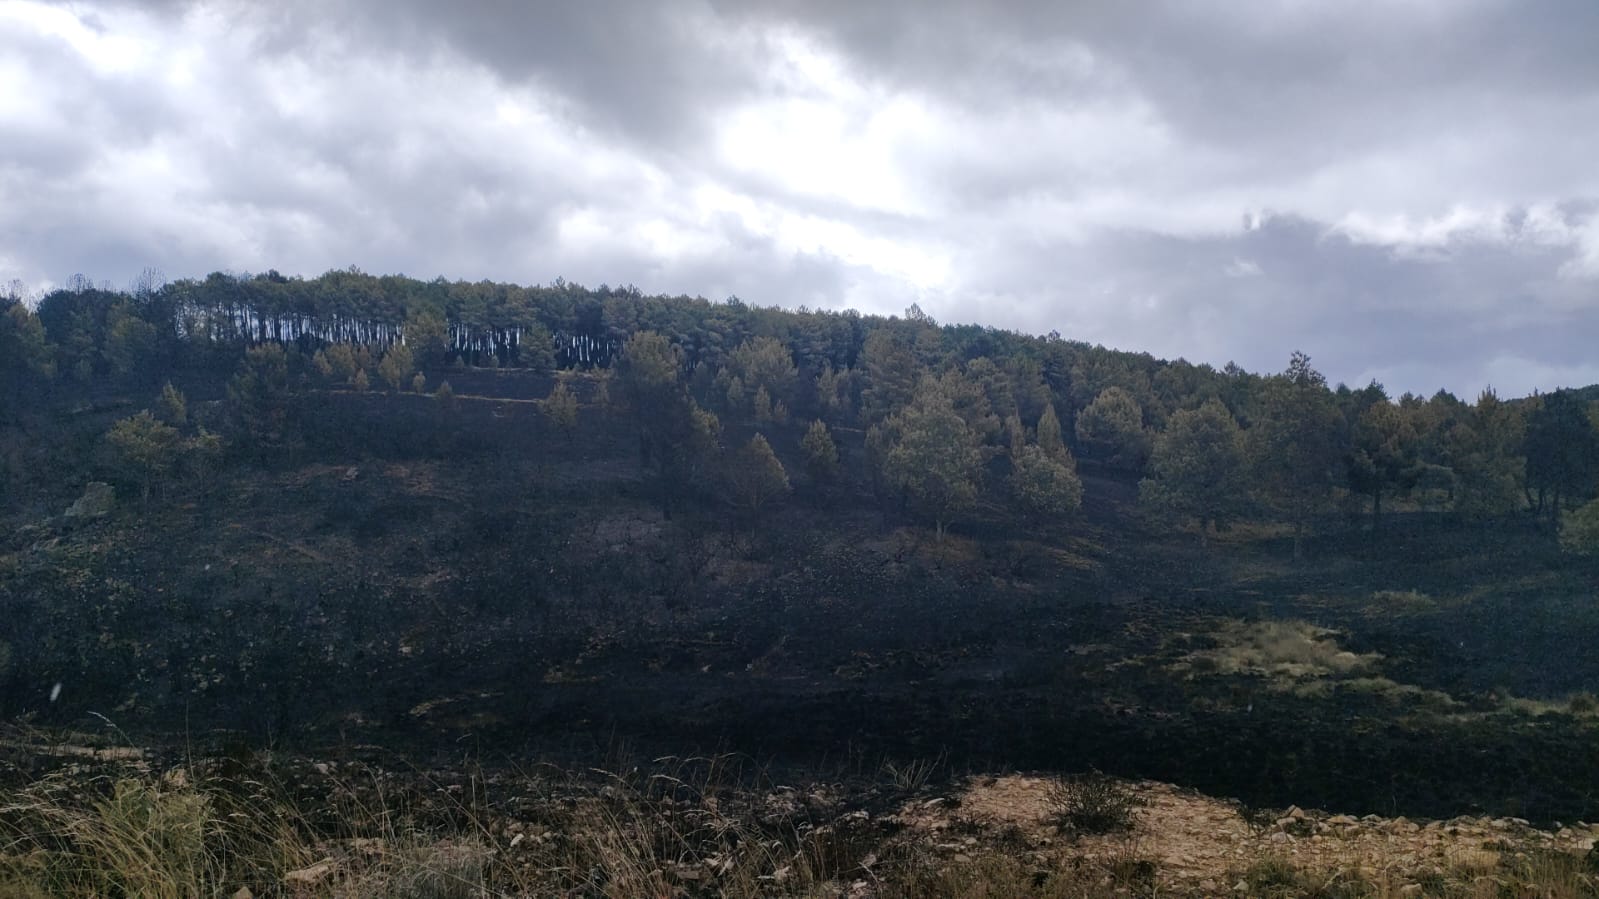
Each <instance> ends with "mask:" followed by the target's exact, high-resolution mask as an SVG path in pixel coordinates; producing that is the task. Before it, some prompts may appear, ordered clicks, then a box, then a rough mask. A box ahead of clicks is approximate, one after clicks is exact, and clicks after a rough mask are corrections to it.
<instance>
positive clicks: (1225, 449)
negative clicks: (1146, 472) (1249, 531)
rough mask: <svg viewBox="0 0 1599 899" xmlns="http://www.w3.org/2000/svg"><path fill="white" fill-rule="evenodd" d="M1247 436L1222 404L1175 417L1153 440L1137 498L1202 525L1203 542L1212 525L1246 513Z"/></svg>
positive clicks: (1214, 403)
mask: <svg viewBox="0 0 1599 899" xmlns="http://www.w3.org/2000/svg"><path fill="white" fill-rule="evenodd" d="M1244 459H1245V457H1244V436H1243V432H1242V431H1241V430H1240V429H1239V427H1238V421H1237V420H1236V419H1234V418H1233V415H1232V413H1231V412H1228V411H1227V407H1226V406H1224V405H1222V403H1221V401H1220V400H1215V399H1212V400H1208V401H1207V402H1206V403H1205V404H1204V405H1202V406H1200V407H1199V408H1198V409H1185V410H1181V411H1178V412H1176V413H1174V414H1173V415H1172V416H1171V418H1170V419H1169V420H1168V421H1167V422H1166V430H1165V431H1163V432H1161V434H1160V436H1159V437H1157V438H1155V447H1154V452H1153V453H1152V454H1151V455H1150V459H1149V468H1150V472H1151V473H1152V474H1153V475H1154V477H1152V478H1146V479H1144V480H1143V481H1140V482H1139V485H1138V498H1139V501H1140V502H1142V503H1143V504H1144V505H1145V506H1146V507H1148V508H1150V509H1152V510H1155V511H1157V512H1159V513H1161V514H1165V515H1170V516H1174V517H1179V518H1190V519H1195V520H1197V521H1198V522H1199V531H1200V535H1201V537H1202V538H1203V537H1204V535H1206V534H1207V533H1208V532H1209V529H1210V528H1211V526H1220V525H1224V524H1226V523H1227V522H1228V521H1229V520H1230V519H1232V518H1234V517H1236V516H1238V515H1240V514H1242V513H1243V511H1244V509H1245V507H1246V504H1247V493H1248V482H1247V469H1246V466H1245V462H1244Z"/></svg>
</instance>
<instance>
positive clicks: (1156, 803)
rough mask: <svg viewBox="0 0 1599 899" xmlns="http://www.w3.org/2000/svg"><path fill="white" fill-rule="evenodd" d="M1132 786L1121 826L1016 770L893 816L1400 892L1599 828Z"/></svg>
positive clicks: (1077, 855) (1022, 839)
mask: <svg viewBox="0 0 1599 899" xmlns="http://www.w3.org/2000/svg"><path fill="white" fill-rule="evenodd" d="M1128 787H1129V789H1131V790H1132V791H1133V792H1134V793H1135V794H1136V795H1137V796H1138V798H1139V799H1140V800H1141V801H1142V807H1141V808H1138V809H1136V810H1135V811H1134V812H1133V815H1134V818H1135V824H1134V826H1133V828H1132V829H1131V830H1130V831H1127V832H1124V833H1114V834H1104V835H1078V836H1075V837H1073V836H1070V835H1063V834H1062V833H1061V832H1060V831H1059V829H1058V828H1056V827H1054V826H1053V825H1051V824H1049V823H1048V819H1049V817H1050V815H1051V812H1052V803H1051V781H1050V779H1049V778H1045V777H1037V776H1027V775H1019V774H1017V775H1008V776H1003V777H978V778H973V779H971V780H969V781H967V782H966V783H965V784H964V785H963V787H962V788H961V789H959V790H956V791H953V792H951V793H950V795H949V796H947V797H937V798H934V799H932V800H922V801H916V802H912V803H910V804H908V805H907V806H906V807H905V809H904V811H902V812H901V813H900V814H899V815H898V818H899V820H901V821H903V822H904V823H905V824H906V825H907V826H908V828H909V829H910V830H911V831H913V832H917V833H924V834H926V835H927V838H928V839H929V840H930V841H932V843H933V845H934V846H935V847H936V848H937V849H939V850H940V851H942V852H945V853H947V854H949V855H951V856H952V857H953V856H958V855H961V854H970V853H972V852H973V851H975V850H977V849H978V848H979V847H982V846H984V845H985V844H993V843H994V842H996V841H1002V842H1006V843H1009V844H1011V845H1015V846H1017V847H1018V848H1022V849H1023V850H1024V851H1025V852H1027V853H1028V854H1029V857H1030V858H1031V859H1032V860H1034V861H1035V862H1036V863H1037V864H1038V865H1039V866H1041V867H1048V866H1059V865H1062V864H1067V865H1070V864H1074V863H1075V864H1081V863H1083V862H1085V861H1086V862H1098V863H1103V862H1107V861H1113V860H1116V859H1121V858H1129V857H1131V858H1138V859H1144V860H1147V861H1149V862H1153V864H1154V874H1155V880H1156V883H1157V884H1159V885H1160V886H1162V887H1164V888H1165V889H1166V890H1167V891H1176V892H1180V893H1184V894H1186V893H1189V892H1192V891H1195V890H1197V891H1199V892H1200V893H1203V894H1216V893H1221V892H1234V891H1236V892H1239V893H1244V892H1249V891H1250V886H1249V884H1248V883H1245V882H1241V880H1242V876H1243V874H1244V872H1246V871H1247V870H1248V869H1249V868H1250V867H1251V866H1253V865H1256V864H1258V863H1259V862H1261V861H1262V860H1263V859H1277V860H1281V861H1283V862H1286V863H1288V864H1290V865H1292V866H1293V867H1296V868H1299V869H1302V870H1305V871H1308V872H1319V873H1320V874H1322V875H1323V876H1325V877H1326V878H1327V879H1328V881H1329V882H1331V881H1334V880H1339V879H1342V880H1355V879H1358V880H1359V881H1363V882H1365V883H1368V884H1373V885H1384V886H1386V887H1388V888H1391V889H1393V890H1394V891H1395V892H1397V893H1399V894H1400V895H1407V894H1410V893H1414V894H1416V895H1421V894H1422V892H1423V885H1424V884H1436V883H1439V882H1440V881H1452V882H1455V883H1457V884H1458V883H1460V882H1461V880H1462V879H1464V880H1468V881H1481V883H1479V884H1478V885H1479V886H1483V887H1490V886H1491V887H1493V888H1495V889H1496V890H1497V888H1499V887H1503V886H1508V885H1509V884H1508V879H1507V878H1506V877H1504V875H1503V873H1502V869H1503V868H1504V863H1505V862H1507V861H1511V860H1525V859H1528V858H1531V857H1532V856H1533V855H1535V854H1537V853H1539V852H1548V851H1558V852H1563V853H1570V854H1573V855H1583V854H1586V853H1587V852H1588V851H1589V850H1591V849H1592V848H1593V846H1594V842H1595V838H1596V836H1599V825H1591V824H1588V823H1586V822H1576V823H1573V824H1571V825H1569V826H1562V827H1560V828H1559V829H1557V830H1552V831H1551V830H1539V829H1535V828H1533V827H1531V826H1530V825H1529V824H1528V822H1526V821H1524V820H1521V819H1515V818H1472V817H1459V818H1452V819H1449V820H1443V821H1436V820H1434V821H1412V820H1409V819H1406V818H1403V817H1400V818H1381V817H1378V816H1376V815H1367V816H1365V817H1363V818H1354V817H1352V816H1349V815H1340V814H1333V813H1327V812H1320V811H1305V810H1302V809H1299V808H1297V807H1291V808H1288V809H1287V810H1284V811H1282V812H1280V813H1277V814H1274V813H1271V812H1256V813H1251V812H1250V811H1249V810H1246V809H1242V808H1240V807H1239V806H1238V805H1237V804H1234V803H1229V802H1225V801H1222V800H1219V799H1216V798H1213V797H1210V796H1204V795H1201V794H1198V793H1195V792H1193V791H1190V790H1183V789H1180V788H1177V787H1174V786H1171V785H1169V784H1161V783H1150V782H1142V783H1134V784H1129V785H1128Z"/></svg>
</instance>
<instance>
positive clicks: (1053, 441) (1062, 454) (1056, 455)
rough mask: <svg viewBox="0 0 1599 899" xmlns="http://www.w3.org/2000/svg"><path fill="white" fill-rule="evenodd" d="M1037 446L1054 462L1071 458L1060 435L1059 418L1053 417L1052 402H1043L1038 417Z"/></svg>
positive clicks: (1053, 405)
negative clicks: (1042, 409)
mask: <svg viewBox="0 0 1599 899" xmlns="http://www.w3.org/2000/svg"><path fill="white" fill-rule="evenodd" d="M1038 448H1039V449H1041V450H1043V451H1044V455H1046V456H1048V457H1050V458H1051V459H1054V460H1055V461H1056V462H1061V463H1065V462H1068V461H1070V460H1071V456H1072V454H1071V452H1070V451H1068V450H1067V449H1066V441H1064V440H1062V439H1061V436H1060V419H1059V418H1056V417H1055V404H1054V403H1045V404H1044V414H1043V415H1042V416H1041V417H1040V418H1039V419H1038Z"/></svg>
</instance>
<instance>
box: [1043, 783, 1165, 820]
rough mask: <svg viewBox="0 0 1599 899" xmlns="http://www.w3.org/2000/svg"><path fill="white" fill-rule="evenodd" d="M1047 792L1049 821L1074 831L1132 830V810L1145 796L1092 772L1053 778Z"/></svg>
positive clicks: (1140, 803)
mask: <svg viewBox="0 0 1599 899" xmlns="http://www.w3.org/2000/svg"><path fill="white" fill-rule="evenodd" d="M1046 790H1047V792H1046V794H1045V802H1046V804H1047V805H1048V808H1049V812H1048V817H1047V820H1048V821H1049V823H1051V824H1053V825H1055V826H1056V827H1059V828H1060V829H1062V830H1069V831H1072V832H1074V833H1085V834H1101V833H1115V832H1118V831H1124V830H1131V829H1132V828H1133V823H1134V821H1133V811H1134V810H1135V809H1137V808H1138V807H1140V806H1142V805H1143V804H1144V803H1143V800H1141V799H1139V798H1138V796H1137V794H1135V793H1133V791H1132V790H1131V789H1129V788H1128V787H1127V786H1126V785H1125V784H1123V783H1121V782H1120V781H1118V780H1116V779H1114V778H1110V777H1106V776H1105V775H1103V774H1100V773H1099V772H1097V771H1095V772H1093V773H1092V774H1085V775H1078V776H1076V777H1070V778H1056V779H1055V780H1052V781H1050V783H1049V785H1048V787H1047V788H1046Z"/></svg>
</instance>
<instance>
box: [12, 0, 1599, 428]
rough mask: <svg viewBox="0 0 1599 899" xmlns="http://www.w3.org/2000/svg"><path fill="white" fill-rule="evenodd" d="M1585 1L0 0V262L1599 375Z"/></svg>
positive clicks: (1392, 379)
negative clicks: (632, 291) (874, 320)
mask: <svg viewBox="0 0 1599 899" xmlns="http://www.w3.org/2000/svg"><path fill="white" fill-rule="evenodd" d="M1596 47H1599V3H1596V2H1594V0H1569V2H1518V0H1381V2H1378V0H1327V2H1313V0H1259V2H1248V3H1237V2H1226V0H1217V2H1214V3H1197V2H1186V0H1171V2H1168V3H1161V2H1146V3H1111V2H1104V3H1090V2H1080V3H1060V2H1037V3H1023V2H1016V3H1008V4H996V3H993V2H973V3H969V4H962V3H944V4H940V3H935V2H923V0H897V2H896V0H888V2H876V3H862V2H855V0H848V2H845V0H835V2H828V0H821V2H818V0H793V2H783V0H774V2H760V3H730V2H729V3H721V2H712V3H703V2H698V3H697V2H690V0H684V2H621V0H618V2H595V0H590V2H582V3H579V2H570V3H555V2H549V3H534V2H528V3H522V2H513V0H477V2H460V0H457V2H451V3H435V2H427V0H382V2H379V0H371V2H338V0H314V2H304V3H300V2H299V0H278V2H273V3H241V2H220V3H212V2H162V3H150V4H136V3H126V2H107V3H72V4H65V5H63V4H47V3H38V2H32V0H0V282H4V281H8V280H10V279H11V278H20V279H22V280H23V281H25V282H27V283H28V284H31V285H34V286H35V287H44V286H47V285H49V284H52V283H61V282H64V281H65V280H66V279H67V277H68V276H70V275H71V274H73V273H76V272H82V273H84V274H86V275H88V276H89V277H91V278H92V279H94V280H96V281H99V280H102V279H106V280H110V281H112V282H113V283H115V284H119V285H120V284H125V283H127V282H128V281H129V280H131V278H132V277H133V276H134V275H136V274H137V273H138V272H139V271H140V270H141V269H143V268H145V267H147V266H153V267H156V268H159V269H160V270H161V271H163V272H164V273H166V274H167V275H168V276H169V277H185V276H199V275H204V274H205V273H207V272H210V271H214V270H227V271H235V272H245V271H248V272H256V271H263V270H266V269H268V268H276V269H278V270H280V271H282V272H285V273H293V274H303V275H306V276H314V275H317V274H320V273H321V272H323V271H326V270H327V269H330V268H343V267H346V266H350V265H355V266H358V267H360V268H361V269H363V270H365V271H368V272H373V273H396V272H398V273H404V274H408V275H414V276H417V277H422V278H431V277H434V276H436V275H444V276H446V277H448V278H451V279H456V278H462V279H468V280H477V279H481V278H490V279H494V280H510V281H516V282H519V283H524V284H532V283H548V282H550V281H553V280H554V279H555V278H556V277H557V276H561V277H565V278H566V279H567V280H568V281H576V282H580V283H583V284H587V285H590V286H597V285H599V284H601V283H609V284H613V285H619V284H629V283H631V284H635V285H637V286H638V287H639V288H640V289H642V290H644V291H645V292H648V293H656V292H662V293H671V294H677V293H687V294H697V295H702V296H706V297H710V298H713V299H722V298H724V297H726V296H728V295H731V294H736V295H738V296H739V297H741V298H743V299H744V300H745V301H746V302H750V303H757V304H762V305H769V304H780V305H783V306H790V307H792V306H799V305H802V304H803V305H807V306H812V307H826V308H844V307H854V308H856V309H860V310H863V311H868V312H883V313H889V312H899V311H901V310H903V309H904V308H905V307H907V306H909V305H910V304H911V303H913V302H914V303H919V304H920V305H921V307H922V308H923V309H924V310H926V311H927V312H929V313H930V314H932V315H934V316H935V317H937V318H938V319H939V320H941V321H946V322H979V323H982V324H991V325H996V326H1001V327H1008V328H1015V329H1019V330H1022V331H1027V332H1031V333H1044V332H1047V331H1050V330H1052V329H1053V330H1059V331H1060V332H1061V334H1062V335H1064V336H1066V337H1068V338H1073V339H1079V340H1086V341H1089V342H1093V343H1104V344H1106V345H1107V346H1113V347H1117V348H1121V349H1132V350H1147V351H1149V352H1151V353H1154V354H1156V355H1159V356H1165V357H1176V356H1183V357H1186V358H1188V359H1190V360H1192V361H1196V362H1210V363H1212V364H1215V365H1218V366H1219V365H1222V364H1225V363H1226V362H1227V361H1229V360H1236V361H1237V362H1238V363H1239V364H1241V365H1244V366H1245V367H1246V368H1250V369H1253V370H1266V371H1275V370H1280V369H1281V368H1283V367H1284V365H1285V364H1286V362H1287V359H1288V355H1289V352H1290V351H1291V350H1293V349H1301V350H1304V351H1305V352H1308V353H1310V354H1311V357H1312V359H1313V361H1314V363H1315V364H1316V365H1317V367H1319V368H1320V369H1322V371H1323V372H1325V373H1326V374H1327V375H1328V376H1329V378H1330V379H1332V380H1334V381H1339V380H1342V381H1346V382H1349V383H1351V384H1357V385H1358V384H1364V383H1365V382H1366V381H1368V380H1370V379H1372V378H1376V379H1378V380H1380V381H1382V382H1383V383H1384V384H1386V385H1387V386H1388V388H1389V390H1390V392H1391V393H1393V394H1395V395H1397V394H1398V393H1399V392H1400V391H1403V390H1412V391H1416V392H1424V393H1431V392H1432V391H1433V390H1436V389H1437V388H1439V387H1445V388H1449V389H1451V390H1454V391H1456V392H1457V393H1460V394H1462V395H1466V396H1468V397H1470V396H1474V395H1475V393H1476V392H1477V391H1478V390H1479V389H1480V388H1482V387H1483V386H1485V385H1487V384H1490V383H1491V384H1493V385H1494V386H1496V387H1497V388H1498V389H1499V390H1500V392H1501V394H1505V395H1512V394H1517V395H1519V394H1523V393H1527V392H1530V391H1531V390H1533V389H1535V388H1536V389H1543V390H1548V389H1552V388H1555V387H1558V386H1575V385H1580V384H1587V383H1592V382H1599V50H1596V49H1595V48H1596Z"/></svg>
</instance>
